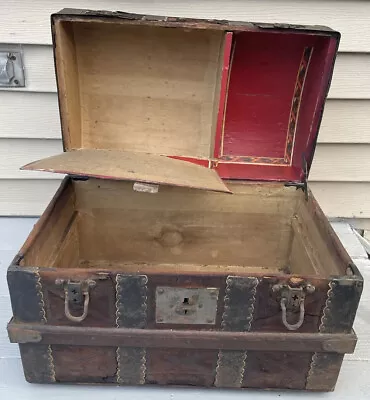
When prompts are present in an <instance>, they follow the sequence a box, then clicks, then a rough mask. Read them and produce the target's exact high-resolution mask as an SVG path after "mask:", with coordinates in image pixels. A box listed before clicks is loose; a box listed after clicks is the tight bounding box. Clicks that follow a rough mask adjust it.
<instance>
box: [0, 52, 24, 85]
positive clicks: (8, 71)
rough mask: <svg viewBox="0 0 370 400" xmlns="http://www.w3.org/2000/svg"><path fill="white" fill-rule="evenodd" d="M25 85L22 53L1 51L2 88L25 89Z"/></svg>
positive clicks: (0, 71) (0, 78) (0, 83)
mask: <svg viewBox="0 0 370 400" xmlns="http://www.w3.org/2000/svg"><path fill="white" fill-rule="evenodd" d="M24 84H25V81H24V71H23V62H22V55H21V53H20V52H12V51H0V87H23V86H24Z"/></svg>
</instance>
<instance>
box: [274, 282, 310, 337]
mask: <svg viewBox="0 0 370 400" xmlns="http://www.w3.org/2000/svg"><path fill="white" fill-rule="evenodd" d="M272 291H273V292H278V293H279V298H280V307H281V320H282V322H283V324H284V326H285V327H286V328H287V329H288V330H290V331H295V330H297V329H299V328H300V327H301V326H302V324H303V322H304V315H305V307H304V301H305V298H306V294H311V293H313V292H314V291H315V286H313V285H311V284H309V283H308V284H305V285H303V286H299V287H291V286H289V285H287V284H277V285H274V286H273V287H272ZM297 310H299V318H298V321H297V322H296V323H295V324H291V323H289V322H288V320H287V311H297Z"/></svg>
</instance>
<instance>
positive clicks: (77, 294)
mask: <svg viewBox="0 0 370 400" xmlns="http://www.w3.org/2000/svg"><path fill="white" fill-rule="evenodd" d="M55 284H56V285H58V286H62V287H63V290H64V313H65V315H66V317H67V318H68V319H69V320H70V321H72V322H82V321H83V320H84V319H85V318H86V317H87V314H88V311H89V302H90V293H89V291H90V289H91V288H93V287H94V286H95V285H96V282H95V281H93V280H92V279H88V280H86V281H81V282H73V281H70V280H67V281H66V280H64V279H56V280H55ZM70 304H74V305H77V304H83V313H82V314H81V315H80V316H74V315H72V314H71V311H70Z"/></svg>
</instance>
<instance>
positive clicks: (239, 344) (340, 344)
mask: <svg viewBox="0 0 370 400" xmlns="http://www.w3.org/2000/svg"><path fill="white" fill-rule="evenodd" d="M8 335H9V338H10V341H11V342H12V343H38V344H63V345H68V346H70V345H76V346H108V347H113V346H117V347H118V346H122V347H139V348H140V347H146V348H183V349H219V350H255V351H282V352H284V351H289V352H291V351H297V352H302V351H304V352H332V353H341V354H342V353H353V351H354V349H355V346H356V342H357V337H356V334H355V333H354V332H353V331H352V332H351V333H346V334H340V333H333V334H331V333H324V334H322V333H292V332H287V333H285V332H284V333H271V332H219V331H197V332H194V331H189V330H181V331H180V330H176V331H175V330H171V329H163V330H162V329H150V330H149V329H129V328H128V329H122V328H88V327H75V326H51V325H43V324H23V323H17V322H14V321H13V320H12V321H11V322H10V323H9V324H8Z"/></svg>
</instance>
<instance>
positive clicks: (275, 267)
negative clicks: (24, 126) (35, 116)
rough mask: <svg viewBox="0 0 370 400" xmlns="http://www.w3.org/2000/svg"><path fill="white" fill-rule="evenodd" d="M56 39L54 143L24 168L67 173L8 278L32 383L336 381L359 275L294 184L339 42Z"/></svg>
mask: <svg viewBox="0 0 370 400" xmlns="http://www.w3.org/2000/svg"><path fill="white" fill-rule="evenodd" d="M52 32H53V37H54V54H55V65H56V75H57V82H58V94H59V104H60V115H61V124H62V131H63V143H64V150H65V152H64V153H63V154H61V155H57V156H54V157H50V158H47V159H44V160H40V161H36V162H34V163H32V164H29V165H27V166H25V167H24V168H25V169H33V170H42V171H51V172H59V173H65V174H67V177H66V178H65V179H64V181H63V183H62V185H61V187H60V189H59V190H58V192H57V193H56V195H55V197H54V199H53V200H52V202H51V203H50V205H49V206H48V208H47V209H46V211H45V212H44V214H43V215H42V217H41V218H40V220H39V222H38V223H37V224H36V226H35V228H34V229H33V231H32V233H31V234H30V236H29V238H28V239H27V241H26V243H25V244H24V246H23V247H22V249H21V250H20V252H19V254H18V255H17V256H16V258H15V259H14V262H13V263H12V265H11V266H10V267H9V270H8V282H9V290H10V294H11V301H12V307H13V314H14V317H13V319H12V320H11V322H10V323H9V325H8V332H9V337H10V340H11V341H12V342H15V343H19V346H20V351H21V356H22V362H23V367H24V372H25V376H26V379H27V381H29V382H45V383H52V382H84V383H86V382H99V383H111V384H122V385H126V384H128V385H142V384H158V385H193V386H206V387H212V386H215V387H227V388H282V389H306V390H321V391H329V390H333V388H334V386H335V383H336V380H337V377H338V373H339V371H340V367H341V363H342V360H343V356H344V354H345V353H351V352H353V350H354V347H355V344H356V336H355V334H354V332H353V330H352V325H353V320H354V318H355V313H356V310H357V306H358V302H359V299H360V295H361V290H362V284H363V282H362V277H361V275H360V273H359V272H358V270H357V268H356V266H355V265H354V264H353V263H352V261H351V259H350V258H349V256H348V255H347V253H346V251H345V250H344V249H343V247H342V245H341V243H340V242H339V240H338V238H337V237H336V235H335V233H334V232H333V230H332V229H331V227H330V225H329V223H328V221H327V219H326V218H325V216H324V215H323V213H322V211H321V209H320V206H319V205H318V204H317V202H316V201H315V199H314V197H313V195H312V193H311V192H310V190H309V188H308V187H307V181H306V180H307V176H308V171H309V169H310V164H311V161H312V157H313V153H314V147H315V143H316V138H317V134H318V131H319V125H320V120H321V115H322V112H323V107H324V102H325V98H326V95H327V92H328V88H329V84H330V79H331V75H332V70H333V65H334V59H335V56H336V52H337V47H338V42H339V34H338V33H337V32H334V31H331V30H330V29H327V28H323V27H316V26H312V27H306V26H296V25H294V26H289V25H278V24H275V25H270V24H257V23H245V22H229V21H208V20H195V19H182V18H172V17H171V18H170V17H158V16H144V15H132V14H126V13H119V12H114V13H111V12H101V11H99V12H92V11H84V10H64V11H62V12H60V13H58V14H55V15H53V16H52ZM344 379H345V378H344ZM348 384H351V382H348Z"/></svg>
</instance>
